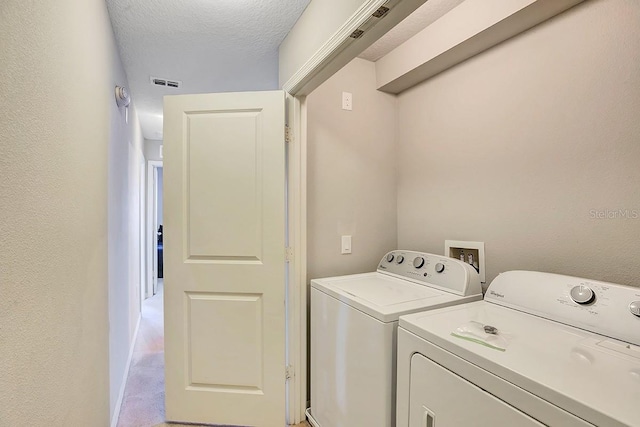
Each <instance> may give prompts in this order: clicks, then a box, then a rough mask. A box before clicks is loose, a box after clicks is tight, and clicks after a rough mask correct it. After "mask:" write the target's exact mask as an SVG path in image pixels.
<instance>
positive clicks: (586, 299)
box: [569, 285, 596, 304]
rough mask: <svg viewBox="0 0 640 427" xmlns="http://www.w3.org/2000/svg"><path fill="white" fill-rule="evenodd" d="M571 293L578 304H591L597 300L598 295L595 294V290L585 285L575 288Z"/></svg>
mask: <svg viewBox="0 0 640 427" xmlns="http://www.w3.org/2000/svg"><path fill="white" fill-rule="evenodd" d="M569 293H570V294H571V299H572V300H573V301H574V302H576V303H577V304H590V303H592V302H593V300H595V299H596V294H594V293H593V290H592V289H591V288H590V287H588V286H584V285H578V286H574V287H573V288H572V289H571V292H569Z"/></svg>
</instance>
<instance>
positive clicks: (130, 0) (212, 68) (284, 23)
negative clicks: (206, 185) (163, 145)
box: [107, 0, 319, 139]
mask: <svg viewBox="0 0 640 427" xmlns="http://www.w3.org/2000/svg"><path fill="white" fill-rule="evenodd" d="M309 1H310V0H186V1H178V0H107V7H108V9H109V14H110V16H111V22H112V25H113V29H114V32H115V35H116V40H117V42H118V46H119V48H120V55H121V56H122V62H123V65H124V68H125V70H126V72H127V78H128V80H129V85H130V92H131V98H132V101H133V102H134V104H135V106H136V110H137V111H138V115H139V117H140V122H141V125H142V132H143V135H144V137H145V138H147V139H162V97H163V96H164V95H175V94H183V93H206V92H230V91H247V90H269V89H277V88H278V46H279V45H280V43H281V42H282V40H283V39H284V37H285V36H286V35H287V33H288V32H289V30H290V29H291V27H293V25H294V24H295V22H296V21H297V19H298V17H299V16H300V15H301V14H302V12H303V11H304V8H305V7H306V6H307V4H308V3H309ZM316 1H319V0H316ZM150 76H154V77H161V78H167V79H170V80H181V81H182V84H183V86H182V87H181V88H180V89H173V88H166V87H160V86H155V85H153V86H152V85H151V83H150V80H149V78H150Z"/></svg>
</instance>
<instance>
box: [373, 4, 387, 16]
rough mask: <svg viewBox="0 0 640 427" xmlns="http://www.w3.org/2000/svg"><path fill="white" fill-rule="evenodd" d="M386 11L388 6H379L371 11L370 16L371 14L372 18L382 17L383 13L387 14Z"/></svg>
mask: <svg viewBox="0 0 640 427" xmlns="http://www.w3.org/2000/svg"><path fill="white" fill-rule="evenodd" d="M387 12H389V8H388V7H384V6H380V8H379V9H378V10H376V11H375V12H373V15H371V16H373V17H374V18H382V17H383V16H384V15H386V14H387Z"/></svg>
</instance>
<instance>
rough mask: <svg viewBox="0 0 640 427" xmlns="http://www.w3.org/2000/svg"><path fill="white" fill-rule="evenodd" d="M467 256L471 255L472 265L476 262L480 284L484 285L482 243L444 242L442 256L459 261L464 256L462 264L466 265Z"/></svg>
mask: <svg viewBox="0 0 640 427" xmlns="http://www.w3.org/2000/svg"><path fill="white" fill-rule="evenodd" d="M469 254H471V255H473V260H474V263H475V261H477V262H478V274H479V275H480V282H482V283H486V280H485V273H484V272H485V266H484V242H464V241H461V240H445V241H444V255H445V256H447V257H450V258H455V259H460V255H464V262H466V263H468V262H469V259H468V256H469Z"/></svg>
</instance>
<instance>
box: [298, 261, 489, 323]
mask: <svg viewBox="0 0 640 427" xmlns="http://www.w3.org/2000/svg"><path fill="white" fill-rule="evenodd" d="M311 286H312V287H313V288H315V289H317V290H319V291H321V292H324V293H326V294H328V295H331V296H332V297H334V298H336V299H338V300H340V301H342V302H344V303H345V304H348V305H350V306H352V307H354V308H357V309H358V310H360V311H363V312H365V313H367V314H368V315H370V316H373V317H375V318H376V319H378V320H380V321H381V322H385V323H386V322H394V321H397V320H398V317H399V316H401V315H403V314H408V313H415V312H417V311H422V310H426V309H431V308H437V307H446V306H448V305H452V304H457V303H460V302H466V301H472V300H477V299H479V296H473V297H459V296H457V295H454V294H451V293H449V292H443V291H439V290H436V289H432V288H428V287H426V286H422V285H419V284H417V283H413V282H410V281H408V280H404V279H399V278H396V277H392V276H389V275H386V274H383V273H377V272H376V273H365V274H354V275H350V276H340V277H329V278H324V279H315V280H312V281H311Z"/></svg>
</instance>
